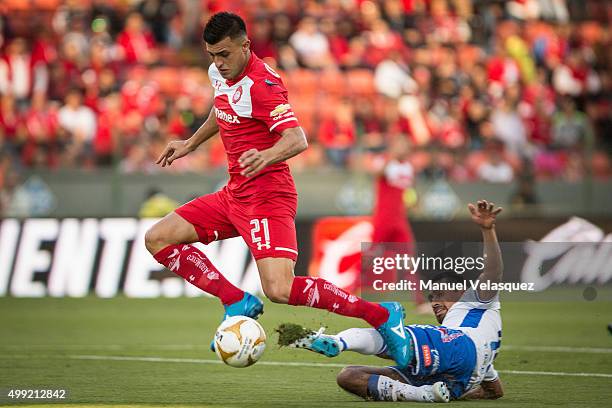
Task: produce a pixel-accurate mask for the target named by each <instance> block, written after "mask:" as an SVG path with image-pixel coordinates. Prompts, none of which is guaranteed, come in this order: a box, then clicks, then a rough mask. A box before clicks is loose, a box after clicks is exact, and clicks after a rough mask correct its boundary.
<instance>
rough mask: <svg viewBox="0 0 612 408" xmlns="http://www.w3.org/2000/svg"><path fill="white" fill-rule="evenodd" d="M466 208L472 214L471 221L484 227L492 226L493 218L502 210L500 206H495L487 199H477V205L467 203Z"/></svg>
mask: <svg viewBox="0 0 612 408" xmlns="http://www.w3.org/2000/svg"><path fill="white" fill-rule="evenodd" d="M468 209H469V210H470V213H471V214H472V221H474V222H475V223H476V224H478V225H480V228H484V229H491V228H493V227H494V226H495V218H496V217H497V215H498V214H499V213H500V212H502V208H501V207H498V208H495V204H493V203H489V202H488V201H487V200H480V201H478V202H477V206H475V205H474V204H472V203H469V204H468Z"/></svg>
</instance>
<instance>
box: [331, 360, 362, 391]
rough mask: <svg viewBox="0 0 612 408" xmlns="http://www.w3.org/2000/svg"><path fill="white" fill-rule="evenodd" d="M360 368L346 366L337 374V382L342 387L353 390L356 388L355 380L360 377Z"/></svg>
mask: <svg viewBox="0 0 612 408" xmlns="http://www.w3.org/2000/svg"><path fill="white" fill-rule="evenodd" d="M358 374H359V368H358V367H355V366H348V367H344V368H343V369H342V370H341V371H340V372H339V373H338V375H337V376H336V383H338V386H339V387H340V388H343V389H345V390H346V391H349V392H352V391H351V390H353V388H354V384H353V382H354V381H355V379H356V378H358V377H359V375H358Z"/></svg>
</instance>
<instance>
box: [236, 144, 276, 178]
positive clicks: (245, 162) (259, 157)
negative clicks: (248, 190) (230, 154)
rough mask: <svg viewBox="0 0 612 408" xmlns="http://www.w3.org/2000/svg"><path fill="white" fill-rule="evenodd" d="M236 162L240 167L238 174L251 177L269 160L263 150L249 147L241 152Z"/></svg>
mask: <svg viewBox="0 0 612 408" xmlns="http://www.w3.org/2000/svg"><path fill="white" fill-rule="evenodd" d="M238 163H240V167H242V171H241V172H240V174H241V175H243V176H245V177H251V176H254V175H255V174H257V173H259V172H260V171H261V170H263V169H264V168H265V167H266V166H267V165H268V164H269V160H268V159H267V157H266V153H265V151H259V150H257V149H249V150H247V151H246V152H244V153H242V155H241V156H240V158H239V159H238Z"/></svg>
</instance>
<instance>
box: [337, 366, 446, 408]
mask: <svg viewBox="0 0 612 408" xmlns="http://www.w3.org/2000/svg"><path fill="white" fill-rule="evenodd" d="M336 382H337V383H338V385H339V386H340V387H341V388H342V389H344V390H346V391H348V392H350V393H352V394H355V395H358V396H360V397H362V398H365V399H369V400H374V401H413V402H448V401H449V400H450V394H449V391H448V389H447V387H446V385H445V384H444V383H443V382H435V383H433V384H420V383H415V384H414V385H413V384H411V382H412V381H411V380H410V379H409V378H408V377H406V376H405V375H403V374H401V372H400V371H399V370H397V369H394V368H390V367H365V366H349V367H345V368H343V369H342V371H340V373H339V374H338V376H337V377H336Z"/></svg>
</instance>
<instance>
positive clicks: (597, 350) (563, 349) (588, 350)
mask: <svg viewBox="0 0 612 408" xmlns="http://www.w3.org/2000/svg"><path fill="white" fill-rule="evenodd" d="M208 348H209V345H208V344H30V345H24V344H5V345H0V350H1V349H13V350H24V349H26V350H28V349H46V350H67V349H72V350H130V349H140V350H198V349H208ZM501 349H502V350H510V351H537V352H544V353H584V354H612V348H603V347H570V346H518V345H516V346H514V345H511V344H504V345H502V348H501Z"/></svg>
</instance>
